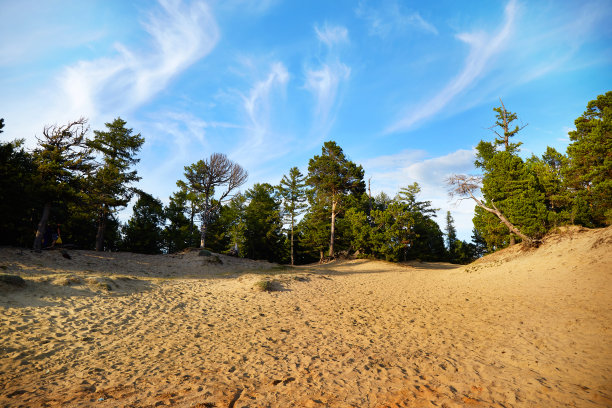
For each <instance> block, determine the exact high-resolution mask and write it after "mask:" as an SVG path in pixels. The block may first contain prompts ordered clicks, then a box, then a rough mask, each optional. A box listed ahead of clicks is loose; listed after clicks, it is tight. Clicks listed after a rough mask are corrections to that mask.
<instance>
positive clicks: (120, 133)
mask: <svg viewBox="0 0 612 408" xmlns="http://www.w3.org/2000/svg"><path fill="white" fill-rule="evenodd" d="M500 102H501V100H500ZM611 107H612V92H608V93H606V94H605V95H600V96H599V97H598V98H597V99H596V100H594V101H591V102H589V104H588V106H587V111H586V112H585V113H584V114H583V115H582V116H581V117H580V118H578V119H577V120H576V122H575V123H576V130H575V131H572V132H570V135H569V136H570V139H571V141H572V143H571V144H570V146H569V147H568V149H567V153H566V154H561V153H559V152H557V151H556V150H555V149H553V148H550V147H549V148H548V149H547V150H546V152H545V154H544V155H543V156H542V157H541V158H539V157H536V156H535V155H534V156H532V157H530V158H528V159H523V158H521V157H520V156H519V151H520V150H519V147H520V145H521V143H520V142H515V141H514V140H515V138H516V136H517V135H518V133H519V132H520V130H522V128H523V127H524V126H518V125H515V124H514V122H515V121H516V120H517V115H516V114H515V113H512V112H510V111H508V110H506V108H505V106H504V105H503V102H501V106H500V107H497V108H495V109H494V110H495V112H496V119H497V121H496V123H495V124H494V126H493V127H492V128H491V129H492V130H493V131H494V132H495V136H496V137H495V138H494V139H493V140H492V141H484V140H483V141H481V142H480V143H479V144H478V146H477V149H476V150H477V156H476V162H475V164H476V166H477V168H479V169H480V170H481V171H482V174H480V175H454V176H452V177H450V178H449V179H448V180H447V181H448V184H449V186H450V188H451V190H452V192H453V193H454V194H458V195H459V196H462V197H468V198H472V199H474V200H475V201H476V213H475V217H474V229H473V231H472V232H473V234H472V242H466V241H461V240H458V239H457V235H456V229H455V226H454V220H453V217H452V215H451V214H450V212H448V213H447V214H446V217H445V220H444V223H443V224H444V226H445V229H444V232H443V231H442V230H441V229H440V227H439V226H438V223H436V222H435V219H436V217H437V215H438V214H437V213H438V211H439V210H438V209H435V208H433V207H432V204H431V202H430V201H426V200H423V199H422V198H421V197H420V193H421V189H420V186H419V185H418V184H417V183H414V184H411V185H407V186H405V187H404V188H402V189H400V191H398V192H397V194H396V195H395V196H394V197H389V196H388V195H386V194H385V193H380V194H378V195H377V196H372V195H371V194H370V193H369V188H368V191H367V192H366V184H365V180H364V170H363V168H362V166H360V165H358V164H356V163H354V162H352V161H351V160H350V159H349V158H348V157H346V155H345V153H344V151H343V150H342V148H341V147H340V146H338V144H337V143H335V142H334V141H328V142H325V143H324V144H323V146H322V148H321V154H319V155H315V156H314V157H313V158H311V159H310V161H309V163H308V171H307V173H306V174H302V173H301V171H300V170H299V168H298V167H293V168H291V169H289V170H288V172H287V173H286V174H285V175H284V176H283V177H282V179H281V180H280V181H279V183H278V184H277V185H271V184H269V183H256V184H254V185H253V186H252V187H251V188H249V189H247V190H246V191H244V192H242V191H240V187H241V186H243V185H244V183H245V182H246V180H247V177H248V174H247V172H246V171H245V170H244V169H243V168H242V167H241V166H240V165H239V164H237V163H234V162H233V161H231V160H230V159H229V158H228V157H227V156H225V155H224V154H221V153H213V154H211V155H210V156H208V157H207V158H205V159H202V160H200V161H198V162H197V163H194V164H191V165H189V166H186V167H185V168H184V176H183V178H182V179H181V180H178V181H177V184H176V186H177V190H176V191H175V192H174V193H173V194H172V196H171V197H170V198H169V204H168V205H167V206H165V205H164V204H163V203H162V202H161V201H160V200H159V199H158V198H156V197H154V196H152V195H150V194H148V193H146V192H144V191H141V190H139V189H137V188H135V187H134V183H135V182H137V181H138V180H139V179H140V177H139V176H138V174H137V172H136V170H134V166H135V164H136V163H137V162H138V159H137V157H136V156H137V154H138V152H139V150H140V149H141V147H142V145H143V143H144V138H143V137H142V136H141V135H140V134H134V131H133V129H131V128H128V127H126V125H127V123H126V122H125V121H124V120H123V119H121V118H117V119H115V120H114V121H113V122H110V123H106V124H105V127H106V128H105V129H104V130H96V131H93V137H89V130H90V129H89V127H88V125H87V120H86V119H83V118H81V119H78V120H76V121H74V122H70V123H68V124H66V125H62V126H58V125H54V126H46V127H45V128H44V129H43V132H42V136H41V137H39V138H38V143H37V146H36V147H35V148H34V149H31V150H27V149H25V147H24V142H23V140H14V141H12V142H0V198H1V200H0V206H1V208H0V214H3V220H2V223H1V227H2V234H1V235H0V244H1V245H17V246H23V247H29V246H31V247H33V248H34V249H35V250H41V249H43V248H46V247H49V246H51V245H53V243H54V242H56V238H57V236H61V241H62V243H63V245H72V246H74V247H77V248H83V249H95V250H98V251H102V250H110V251H118V250H122V251H132V252H140V253H148V254H156V253H164V252H166V253H173V252H177V251H181V250H184V249H186V248H190V247H206V248H208V249H210V250H213V251H215V252H221V253H227V254H231V255H235V256H241V257H246V258H251V259H265V260H269V261H272V262H280V263H290V264H303V263H309V262H314V261H324V260H325V259H329V258H334V257H337V256H345V255H352V256H354V255H356V256H359V257H371V258H378V259H386V260H390V261H404V260H411V259H421V260H431V261H451V262H457V263H467V262H470V261H472V260H473V259H475V258H477V257H479V256H481V255H483V254H484V253H487V252H492V251H495V250H497V249H500V248H504V247H506V246H508V245H511V244H513V243H515V242H518V241H521V240H522V241H525V242H535V241H537V239H539V238H540V237H541V236H542V235H543V234H544V233H546V232H547V231H548V230H550V229H551V228H554V227H556V226H560V225H564V224H579V225H584V226H587V227H599V226H603V225H606V224H609V223H610V222H611V220H612V202H611V201H612V170H611V169H612V154H611V152H612V138H611V136H610V128H611V124H610V118H611V115H612V113H611V109H612V108H611ZM3 126H4V121H3V120H1V119H0V132H2V128H3ZM478 191H480V195H479V194H478ZM134 196H136V197H137V200H136V203H135V205H134V206H133V214H132V216H131V218H130V219H129V220H128V221H127V222H126V223H125V224H122V223H121V222H120V221H119V220H118V219H117V212H118V211H119V210H120V209H122V208H124V207H125V206H126V205H127V204H128V203H129V202H130V200H131V199H132V197H134ZM480 197H481V198H480Z"/></svg>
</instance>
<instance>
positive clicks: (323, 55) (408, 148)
mask: <svg viewBox="0 0 612 408" xmlns="http://www.w3.org/2000/svg"><path fill="white" fill-rule="evenodd" d="M0 19H1V21H2V23H1V24H0V90H1V91H0V117H2V118H4V120H5V124H6V125H5V128H4V133H3V134H2V135H0V138H1V141H3V142H6V141H9V140H13V139H16V138H23V139H26V145H27V146H28V147H29V148H32V147H33V146H35V143H36V135H40V134H41V133H42V129H43V127H44V126H45V125H52V124H63V123H67V122H68V121H71V120H75V119H77V118H79V117H86V118H88V119H89V124H90V126H91V129H92V130H104V126H105V125H104V124H105V123H108V122H112V121H113V120H114V119H115V118H117V117H121V118H123V119H124V120H126V121H127V127H130V128H132V129H134V133H140V134H141V135H142V136H143V137H144V138H145V144H144V145H143V148H142V150H141V151H140V153H139V155H138V157H139V158H140V162H139V163H138V165H137V167H136V168H137V170H138V173H139V175H140V176H141V177H142V179H141V180H140V182H139V183H138V184H137V187H138V188H140V189H142V190H144V191H146V192H148V193H151V194H153V195H154V196H156V197H158V198H160V199H161V200H162V201H163V202H165V203H167V202H168V198H169V196H170V195H171V194H172V193H173V192H174V191H176V190H177V187H176V181H177V180H179V179H181V178H183V173H184V167H185V166H188V165H190V164H192V163H195V162H197V161H198V160H201V159H205V158H207V157H209V156H210V154H211V153H214V152H219V153H225V154H227V155H228V157H229V158H230V159H231V160H233V161H235V162H237V163H238V164H240V165H241V166H242V167H244V168H245V169H246V170H247V171H248V173H249V180H248V182H247V184H245V185H244V186H243V188H242V189H243V191H244V190H246V189H248V188H249V187H251V186H252V185H253V184H254V183H263V182H268V183H271V184H278V182H279V181H280V179H281V178H282V176H283V175H284V174H287V173H288V172H289V169H290V168H291V167H293V166H297V167H298V168H300V170H301V171H302V173H306V172H307V168H308V161H309V159H310V158H312V157H313V156H315V155H317V154H320V153H321V146H322V145H323V143H324V142H325V141H328V140H334V141H336V143H338V144H339V145H340V146H341V147H342V148H343V150H344V152H345V154H346V155H347V157H348V158H349V159H350V160H352V161H354V162H355V163H357V164H361V165H362V166H363V168H364V170H365V178H366V181H367V180H369V181H370V183H371V190H372V193H373V194H378V193H380V192H385V193H387V194H388V195H390V196H394V195H395V194H396V193H397V192H398V191H399V189H400V188H402V187H405V186H407V185H408V184H411V183H414V182H418V183H419V185H420V186H421V188H422V192H421V195H420V199H422V200H429V201H431V202H432V204H433V206H434V207H435V208H439V209H440V211H439V212H438V217H437V221H438V223H439V224H440V226H441V228H442V229H443V228H444V224H445V215H446V211H451V214H452V215H453V218H454V219H455V226H456V228H457V230H458V236H459V238H461V239H465V240H470V236H471V230H472V227H473V225H472V217H473V209H474V205H473V203H472V202H468V201H461V202H456V201H454V200H451V199H450V198H449V197H448V193H447V192H448V189H447V186H446V185H445V182H444V180H445V178H446V177H447V176H448V175H450V174H455V173H469V174H477V169H475V168H474V165H473V162H474V147H475V146H476V145H477V144H478V142H479V141H480V140H492V139H493V137H494V134H493V133H492V131H491V129H490V127H491V126H492V125H493V123H494V122H495V113H494V112H493V108H494V107H496V106H499V100H500V98H501V99H502V100H503V102H504V105H505V106H506V108H507V109H508V110H509V111H512V112H516V113H517V115H518V118H519V124H522V125H527V126H526V127H525V129H523V130H522V131H521V132H520V133H519V135H518V136H517V137H516V138H517V139H519V141H522V142H523V146H522V151H521V154H522V155H523V156H524V157H529V156H531V155H532V154H535V155H538V156H541V155H542V153H544V151H545V149H546V146H552V147H555V148H556V149H557V150H559V151H561V152H565V149H566V147H567V146H568V144H569V142H570V141H569V138H568V135H567V134H568V132H569V131H570V130H572V129H574V120H575V119H576V118H577V117H579V116H580V115H581V114H582V113H583V112H584V110H585V107H586V104H587V103H588V102H589V101H590V100H593V99H595V98H596V97H597V95H600V94H603V93H605V92H606V91H609V90H611V89H612V25H611V24H609V21H611V20H612V2H610V1H607V0H594V1H580V2H578V1H571V0H567V1H546V0H538V1H519V0H509V1H493V0H490V1H489V0H482V1H475V0H474V1H472V0H466V1H459V2H458V1H435V2H419V1H400V0H380V1H365V0H363V1H357V0H355V1H345V0H334V1H327V0H309V1H288V0H285V1H283V0H259V1H246V0H209V1H207V0H192V1H188V0H184V1H179V0H159V1H153V0H146V1H145V0H143V1H138V0H136V1H123V0H88V1H69V0H47V1H44V2H42V1H39V0H20V1H12V0H0ZM606 21H607V22H608V23H606ZM129 215H130V209H129V208H128V209H125V210H124V211H122V212H121V215H120V217H121V218H122V219H123V220H124V221H125V220H126V219H127V218H128V217H129Z"/></svg>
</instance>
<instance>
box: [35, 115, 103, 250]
mask: <svg viewBox="0 0 612 408" xmlns="http://www.w3.org/2000/svg"><path fill="white" fill-rule="evenodd" d="M88 131H89V127H88V126H87V119H85V118H80V119H78V120H75V121H73V122H70V123H68V124H66V125H63V126H58V125H53V126H45V128H44V129H43V134H42V137H41V138H39V139H38V146H37V147H36V148H35V149H34V151H33V152H32V155H33V158H34V163H35V165H36V172H35V180H34V183H35V184H37V186H38V187H37V188H38V191H37V194H38V195H39V197H41V200H42V202H43V210H42V215H41V216H40V221H39V222H38V227H37V230H36V236H35V238H34V250H37V251H39V250H40V249H41V248H42V243H43V237H44V236H45V232H46V229H47V222H48V221H49V216H50V215H51V208H52V205H53V203H54V202H58V201H59V202H64V203H65V202H67V201H70V200H73V199H74V198H75V197H76V196H77V195H78V194H79V192H81V191H82V190H83V181H84V175H85V174H87V173H88V172H90V171H91V169H92V162H91V159H92V157H91V148H89V147H88V146H87V140H86V135H87V132H88Z"/></svg>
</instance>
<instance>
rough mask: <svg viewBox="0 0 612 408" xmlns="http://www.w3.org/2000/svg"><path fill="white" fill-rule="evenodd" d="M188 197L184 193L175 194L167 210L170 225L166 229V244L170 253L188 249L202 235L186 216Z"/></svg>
mask: <svg viewBox="0 0 612 408" xmlns="http://www.w3.org/2000/svg"><path fill="white" fill-rule="evenodd" d="M186 196H187V194H185V192H184V191H178V192H176V193H174V194H173V195H172V196H171V197H170V203H169V204H168V207H166V209H165V215H166V218H167V220H168V225H166V227H165V228H164V242H165V247H166V250H167V251H168V253H174V252H178V251H180V250H182V249H185V248H188V247H189V246H191V243H192V242H196V240H197V239H198V237H199V235H200V234H199V232H198V229H197V227H195V226H194V224H193V223H192V222H190V220H189V219H188V218H187V216H186V213H187V212H188V209H187V205H188V204H187V197H186Z"/></svg>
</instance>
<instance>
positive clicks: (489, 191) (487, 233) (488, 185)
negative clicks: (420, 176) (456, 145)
mask: <svg viewBox="0 0 612 408" xmlns="http://www.w3.org/2000/svg"><path fill="white" fill-rule="evenodd" d="M495 111H496V112H497V121H496V123H495V126H494V127H501V128H502V130H503V134H500V133H499V132H497V131H494V132H495V133H496V134H497V136H498V138H497V139H495V140H494V142H493V143H491V142H486V141H481V142H480V143H479V144H478V146H477V147H476V150H477V154H476V161H475V164H476V166H477V167H479V168H481V169H482V170H483V178H482V188H481V192H482V195H483V203H484V205H485V206H486V207H488V208H498V209H499V211H501V213H502V214H503V215H504V216H505V217H506V218H507V219H508V221H509V222H510V223H512V225H514V226H515V227H516V228H518V230H519V231H520V232H522V233H523V234H525V235H526V236H528V237H531V238H538V237H540V236H542V235H543V234H544V233H545V232H546V229H547V222H548V210H547V207H546V202H545V191H544V188H543V187H542V185H541V183H540V180H539V178H538V176H537V172H536V171H535V169H534V167H533V166H530V165H527V164H526V163H525V162H524V161H523V159H521V158H520V157H519V156H518V154H517V152H518V147H519V146H520V145H521V143H520V142H519V143H510V141H509V140H510V138H511V137H514V136H516V133H518V131H519V130H520V129H521V128H519V127H518V126H516V127H515V128H514V129H510V126H511V123H512V122H513V121H514V120H516V114H514V113H511V112H508V111H506V109H505V107H504V106H503V104H502V106H501V107H500V108H495ZM500 147H503V150H500V149H499V148H500ZM474 225H475V227H476V228H477V230H478V231H479V233H480V235H481V236H482V237H483V238H484V239H485V241H486V242H487V247H488V249H489V250H490V251H492V250H495V249H499V248H503V247H505V246H507V245H509V244H510V243H511V242H513V240H514V237H513V236H511V235H510V232H509V230H508V228H507V226H506V225H504V224H503V223H502V222H501V220H500V219H499V218H498V217H497V216H496V215H494V214H492V213H491V212H488V211H486V210H484V209H483V208H481V207H477V209H476V211H475V217H474Z"/></svg>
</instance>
